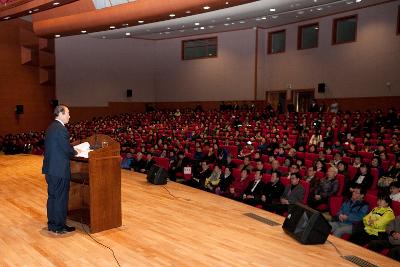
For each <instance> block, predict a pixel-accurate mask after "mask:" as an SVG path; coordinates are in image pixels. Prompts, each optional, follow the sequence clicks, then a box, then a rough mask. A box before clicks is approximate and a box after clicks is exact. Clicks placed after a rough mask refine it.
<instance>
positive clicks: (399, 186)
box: [389, 181, 400, 188]
mask: <svg viewBox="0 0 400 267" xmlns="http://www.w3.org/2000/svg"><path fill="white" fill-rule="evenodd" d="M392 186H393V187H396V188H400V181H394V182H391V183H390V185H389V188H390V187H392Z"/></svg>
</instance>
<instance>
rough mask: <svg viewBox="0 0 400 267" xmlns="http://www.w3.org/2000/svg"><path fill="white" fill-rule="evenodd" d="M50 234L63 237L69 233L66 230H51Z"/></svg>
mask: <svg viewBox="0 0 400 267" xmlns="http://www.w3.org/2000/svg"><path fill="white" fill-rule="evenodd" d="M49 232H50V233H52V234H56V235H63V234H66V233H68V232H67V231H66V230H65V229H62V230H49Z"/></svg>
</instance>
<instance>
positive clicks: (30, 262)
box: [0, 155, 399, 267]
mask: <svg viewBox="0 0 400 267" xmlns="http://www.w3.org/2000/svg"><path fill="white" fill-rule="evenodd" d="M41 166H42V157H40V156H33V155H17V156H4V155H0V184H1V187H0V203H1V204H0V266H74V267H75V266H117V265H116V263H115V261H114V259H113V257H112V254H111V252H110V251H109V250H107V249H105V248H104V247H102V246H100V245H98V244H97V243H95V242H94V241H93V240H92V239H91V238H90V237H89V236H88V235H86V234H85V233H84V232H83V231H82V230H81V229H78V230H77V231H76V232H75V233H73V234H68V235H65V236H54V235H52V234H49V233H48V232H47V230H46V220H47V219H46V209H45V203H46V198H47V193H46V191H47V188H46V183H45V181H44V176H43V175H42V174H41ZM166 188H167V189H168V190H169V191H170V192H171V193H172V194H173V195H175V196H176V197H177V198H175V197H173V196H171V195H170V194H169V193H168V191H167V190H166V189H165V188H163V187H162V186H155V185H151V184H148V183H147V182H146V179H145V176H144V175H140V174H136V173H133V172H129V171H122V213H123V221H122V223H123V226H122V227H120V228H118V229H113V230H109V231H104V232H101V233H97V234H94V235H93V236H94V237H95V238H96V239H98V240H99V241H100V242H102V243H104V244H105V245H107V246H110V247H111V248H112V249H113V250H114V251H115V255H116V257H117V258H118V260H119V262H120V264H121V266H355V265H353V264H352V263H350V262H348V261H346V260H344V259H342V258H340V257H339V255H338V253H337V252H336V251H335V249H334V248H333V247H332V245H330V244H329V243H325V244H324V245H314V246H305V245H301V244H299V243H297V242H296V241H295V240H292V239H291V238H290V237H289V236H287V235H286V234H285V233H284V232H283V230H282V228H281V226H269V225H267V224H264V223H262V222H259V221H257V220H255V219H252V218H249V217H247V216H245V215H243V214H244V213H249V212H251V213H255V214H257V215H259V216H262V217H265V218H268V219H270V220H273V221H276V222H279V223H282V222H283V218H282V217H280V216H277V215H274V214H271V213H268V212H266V211H263V210H260V209H257V208H253V207H250V206H247V205H244V204H241V203H238V202H235V201H232V200H229V199H225V198H222V197H219V196H216V195H213V194H210V193H207V192H203V191H200V190H196V189H192V188H190V187H186V186H184V185H181V184H177V183H173V182H169V183H168V184H167V185H166ZM72 224H73V223H72ZM73 225H75V226H77V227H79V225H78V224H73ZM329 240H331V241H332V242H333V243H334V244H335V245H336V246H337V247H338V249H339V250H340V251H341V252H342V253H343V254H345V255H349V254H352V255H357V256H359V257H362V258H364V259H366V260H369V261H370V262H372V263H374V264H376V265H378V266H399V263H398V262H395V261H392V260H391V259H389V258H386V257H384V256H382V255H379V254H376V253H373V252H370V251H368V250H366V249H363V248H361V247H358V246H356V245H353V244H350V243H348V242H346V241H344V240H340V239H337V238H335V237H333V236H330V237H329Z"/></svg>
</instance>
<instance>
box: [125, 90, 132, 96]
mask: <svg viewBox="0 0 400 267" xmlns="http://www.w3.org/2000/svg"><path fill="white" fill-rule="evenodd" d="M126 97H132V89H128V90H126Z"/></svg>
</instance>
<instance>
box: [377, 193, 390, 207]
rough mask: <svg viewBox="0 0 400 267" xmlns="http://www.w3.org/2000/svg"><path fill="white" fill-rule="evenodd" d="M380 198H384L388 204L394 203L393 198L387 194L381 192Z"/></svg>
mask: <svg viewBox="0 0 400 267" xmlns="http://www.w3.org/2000/svg"><path fill="white" fill-rule="evenodd" d="M378 200H384V201H385V202H386V203H387V204H388V206H391V205H392V199H391V198H390V196H389V195H387V194H379V195H378Z"/></svg>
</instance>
